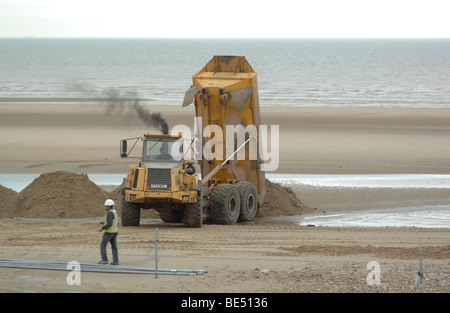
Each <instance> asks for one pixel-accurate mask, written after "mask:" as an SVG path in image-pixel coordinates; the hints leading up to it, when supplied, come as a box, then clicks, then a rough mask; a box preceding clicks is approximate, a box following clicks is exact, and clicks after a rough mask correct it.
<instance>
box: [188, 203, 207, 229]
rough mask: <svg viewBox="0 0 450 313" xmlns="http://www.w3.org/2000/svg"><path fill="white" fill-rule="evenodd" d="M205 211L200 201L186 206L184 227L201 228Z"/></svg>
mask: <svg viewBox="0 0 450 313" xmlns="http://www.w3.org/2000/svg"><path fill="white" fill-rule="evenodd" d="M202 213H203V210H202V207H201V205H200V201H197V202H194V203H190V204H187V205H186V208H185V209H184V227H186V228H199V227H202V223H203V216H202V215H203V214H202Z"/></svg>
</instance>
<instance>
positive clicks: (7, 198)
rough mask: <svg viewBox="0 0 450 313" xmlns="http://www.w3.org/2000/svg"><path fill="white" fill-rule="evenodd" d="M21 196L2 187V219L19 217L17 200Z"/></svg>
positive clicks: (0, 212)
mask: <svg viewBox="0 0 450 313" xmlns="http://www.w3.org/2000/svg"><path fill="white" fill-rule="evenodd" d="M18 197H19V194H18V193H17V192H15V191H14V190H12V189H9V188H6V187H3V186H2V185H0V218H7V217H12V216H17V199H18Z"/></svg>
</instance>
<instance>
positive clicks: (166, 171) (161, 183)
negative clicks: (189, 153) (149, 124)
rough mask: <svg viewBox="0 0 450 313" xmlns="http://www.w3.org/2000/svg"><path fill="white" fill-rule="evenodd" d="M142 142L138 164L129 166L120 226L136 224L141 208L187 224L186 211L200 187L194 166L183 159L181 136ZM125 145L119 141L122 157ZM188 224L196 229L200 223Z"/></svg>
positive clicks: (148, 136) (153, 137) (152, 137)
mask: <svg viewBox="0 0 450 313" xmlns="http://www.w3.org/2000/svg"><path fill="white" fill-rule="evenodd" d="M141 140H142V141H143V145H142V156H141V161H140V162H139V165H132V166H131V167H130V173H129V174H128V175H127V177H126V179H125V180H124V182H123V186H122V224H123V225H124V226H136V225H139V221H140V210H141V209H144V210H147V209H155V210H156V211H158V212H159V214H160V217H161V219H162V220H163V221H165V222H182V221H183V220H184V221H185V223H186V218H185V211H186V208H187V207H191V205H192V204H195V203H196V202H197V199H198V189H199V188H198V187H199V185H198V175H197V174H196V171H195V167H194V165H193V163H192V162H189V161H187V160H185V159H184V158H183V150H182V148H183V144H182V143H183V137H182V136H181V134H179V136H171V135H152V134H146V135H144V136H143V137H142V138H141ZM124 146H125V147H126V146H127V145H126V143H124V141H122V154H121V156H122V157H126V156H127V153H126V152H125V151H124V149H123V147H124ZM125 150H126V149H125ZM198 210H199V209H198ZM200 219H201V217H200ZM191 222H192V221H191ZM187 223H188V225H186V226H188V227H189V226H191V227H196V225H198V224H199V223H200V224H201V220H196V221H195V222H193V225H190V224H189V223H190V222H189V221H187Z"/></svg>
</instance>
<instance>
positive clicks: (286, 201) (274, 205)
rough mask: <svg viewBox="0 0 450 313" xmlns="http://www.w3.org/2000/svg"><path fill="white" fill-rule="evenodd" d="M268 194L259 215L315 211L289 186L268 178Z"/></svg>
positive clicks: (297, 213)
mask: <svg viewBox="0 0 450 313" xmlns="http://www.w3.org/2000/svg"><path fill="white" fill-rule="evenodd" d="M266 189H267V194H266V198H265V199H264V203H263V205H262V206H261V207H260V209H259V211H258V213H257V215H256V216H257V217H268V216H289V215H300V214H305V213H308V212H312V211H314V209H312V208H310V207H308V206H307V205H305V204H303V203H302V202H301V201H300V199H299V198H298V197H297V195H296V194H295V193H294V192H293V191H292V189H291V188H289V187H283V186H281V185H280V184H277V183H273V182H271V181H270V180H268V179H266Z"/></svg>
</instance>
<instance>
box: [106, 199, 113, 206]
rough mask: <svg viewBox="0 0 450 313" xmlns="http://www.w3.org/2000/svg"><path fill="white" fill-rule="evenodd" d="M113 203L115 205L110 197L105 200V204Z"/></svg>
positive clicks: (110, 204) (111, 204)
mask: <svg viewBox="0 0 450 313" xmlns="http://www.w3.org/2000/svg"><path fill="white" fill-rule="evenodd" d="M114 205H115V203H114V201H113V200H112V199H107V200H106V201H105V206H114Z"/></svg>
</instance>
